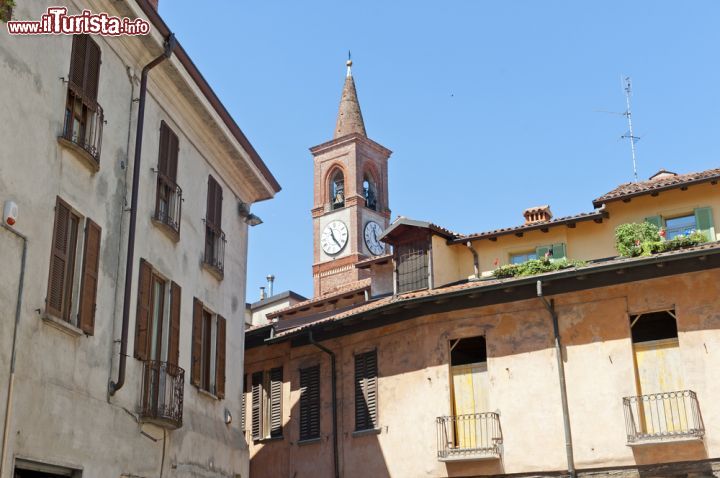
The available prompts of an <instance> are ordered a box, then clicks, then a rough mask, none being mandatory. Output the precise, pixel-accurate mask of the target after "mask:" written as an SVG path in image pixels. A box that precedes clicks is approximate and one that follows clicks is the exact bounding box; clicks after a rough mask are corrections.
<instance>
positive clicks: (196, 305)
mask: <svg viewBox="0 0 720 478" xmlns="http://www.w3.org/2000/svg"><path fill="white" fill-rule="evenodd" d="M202 326H203V304H202V302H200V301H199V300H198V299H197V298H194V299H193V328H192V353H191V357H190V383H192V384H193V385H195V386H196V387H199V386H200V381H201V375H202V329H203V327H202Z"/></svg>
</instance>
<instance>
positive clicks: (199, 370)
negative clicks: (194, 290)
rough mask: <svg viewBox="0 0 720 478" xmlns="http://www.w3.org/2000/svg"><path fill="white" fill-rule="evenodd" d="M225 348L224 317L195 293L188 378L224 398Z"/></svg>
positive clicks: (219, 398)
mask: <svg viewBox="0 0 720 478" xmlns="http://www.w3.org/2000/svg"><path fill="white" fill-rule="evenodd" d="M226 348H227V320H226V319H225V318H224V317H223V316H222V315H220V314H218V313H216V312H213V311H212V309H210V308H208V307H206V306H205V304H203V302H202V301H201V300H199V299H198V298H197V297H195V298H194V300H193V329H192V351H191V354H190V356H191V374H190V382H191V384H192V385H194V386H195V387H196V388H197V389H198V391H199V392H202V393H206V394H208V395H210V396H212V397H214V398H216V399H218V400H222V399H224V398H225V382H226V379H227V377H226V375H225V370H226V365H227V356H226Z"/></svg>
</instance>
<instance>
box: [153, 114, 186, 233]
mask: <svg viewBox="0 0 720 478" xmlns="http://www.w3.org/2000/svg"><path fill="white" fill-rule="evenodd" d="M178 151H179V146H178V137H177V135H176V134H175V133H174V132H173V130H171V129H170V127H169V126H168V125H167V124H166V123H165V122H164V121H162V122H161V123H160V148H159V154H158V167H157V171H156V172H157V193H156V196H155V214H154V216H153V219H155V221H157V222H159V223H160V224H162V225H165V226H167V227H168V228H169V229H170V231H171V232H172V233H173V235H175V236H177V237H179V234H180V214H181V211H182V189H180V186H178V185H177V168H178Z"/></svg>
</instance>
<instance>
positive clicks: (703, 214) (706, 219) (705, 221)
mask: <svg viewBox="0 0 720 478" xmlns="http://www.w3.org/2000/svg"><path fill="white" fill-rule="evenodd" d="M695 227H696V228H697V230H698V231H699V232H701V233H703V234H704V235H705V240H707V241H714V240H715V225H714V224H713V215H712V208H709V207H699V208H697V209H695Z"/></svg>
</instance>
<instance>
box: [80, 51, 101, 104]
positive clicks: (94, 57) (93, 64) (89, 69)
mask: <svg viewBox="0 0 720 478" xmlns="http://www.w3.org/2000/svg"><path fill="white" fill-rule="evenodd" d="M99 83H100V47H99V46H98V44H97V43H95V42H94V41H93V40H92V38H90V37H88V39H87V59H86V63H85V81H84V84H83V90H84V91H85V95H86V96H87V98H88V99H90V100H92V101H93V102H95V101H97V96H98V84H99Z"/></svg>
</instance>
